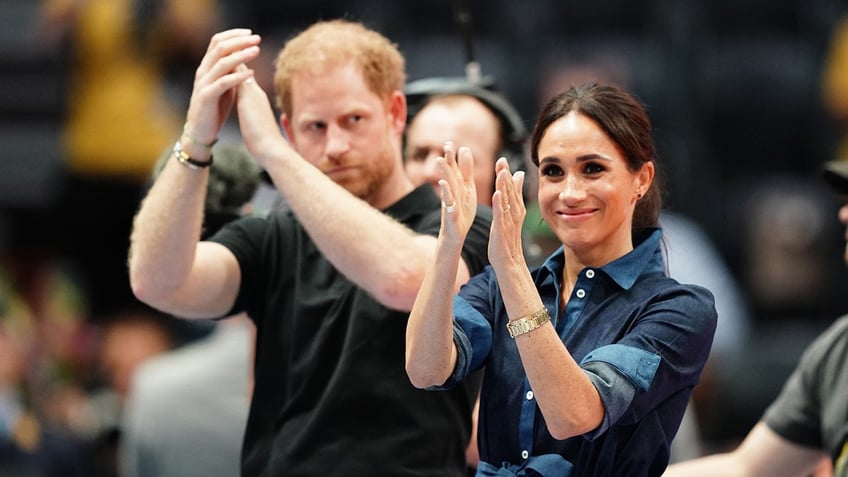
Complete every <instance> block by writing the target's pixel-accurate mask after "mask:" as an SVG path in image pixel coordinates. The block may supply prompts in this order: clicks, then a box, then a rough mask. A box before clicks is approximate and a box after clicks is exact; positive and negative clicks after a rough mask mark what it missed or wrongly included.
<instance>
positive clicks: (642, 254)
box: [542, 227, 665, 290]
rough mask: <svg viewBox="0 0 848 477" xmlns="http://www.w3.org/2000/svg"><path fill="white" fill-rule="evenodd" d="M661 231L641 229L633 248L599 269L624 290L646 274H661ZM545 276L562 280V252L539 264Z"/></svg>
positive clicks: (563, 265)
mask: <svg viewBox="0 0 848 477" xmlns="http://www.w3.org/2000/svg"><path fill="white" fill-rule="evenodd" d="M661 239H662V230H661V229H659V228H656V227H652V228H648V229H645V230H644V231H643V232H641V233H638V234H637V235H636V236H635V237H634V241H636V242H637V243H636V247H635V248H634V249H633V250H632V251H630V252H629V253H627V254H625V255H623V256H621V257H619V258H617V259H615V260H613V261H612V262H609V263H607V264H606V265H603V266H602V267H600V269H601V270H603V271H604V273H606V274H607V275H608V276H609V277H610V278H611V279H612V280H613V281H615V282H616V283H617V284H618V286H620V287H621V288H623V289H625V290H627V289H630V287H632V286H633V284H634V283H636V280H637V279H638V278H639V277H640V276H641V275H644V274H646V273H652V272H665V265H664V261H663V254H662V248H661V247H660V246H659V244H660V240H661ZM542 268H543V269H544V270H546V271H547V273H549V274H551V275H553V276H554V277H557V278H556V279H555V280H556V281H557V282H558V281H559V277H561V276H562V270H563V268H565V249H564V248H563V247H560V248H558V249H557V251H556V252H554V253H553V254H551V256H550V257H548V258H547V259H546V260H545V262H544V263H543V264H542Z"/></svg>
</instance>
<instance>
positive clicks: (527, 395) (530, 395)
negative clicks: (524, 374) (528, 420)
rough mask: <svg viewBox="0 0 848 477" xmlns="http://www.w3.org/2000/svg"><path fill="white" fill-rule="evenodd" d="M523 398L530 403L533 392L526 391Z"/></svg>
mask: <svg viewBox="0 0 848 477" xmlns="http://www.w3.org/2000/svg"><path fill="white" fill-rule="evenodd" d="M525 396H526V397H527V400H528V401H530V400H531V399H533V391H527V394H526V395H525Z"/></svg>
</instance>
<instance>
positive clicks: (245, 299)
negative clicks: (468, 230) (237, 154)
mask: <svg viewBox="0 0 848 477" xmlns="http://www.w3.org/2000/svg"><path fill="white" fill-rule="evenodd" d="M259 43H260V38H259V37H258V35H254V34H252V32H251V31H249V30H245V29H235V30H229V31H226V32H222V33H219V34H217V35H215V36H214V37H213V38H212V41H211V42H210V45H209V49H208V50H207V53H206V55H205V56H204V58H203V60H202V61H201V64H200V66H199V67H198V70H197V74H196V80H195V85H194V90H193V92H192V97H191V101H190V104H189V110H188V114H187V118H186V125H185V131H184V134H183V136H182V138H181V140H180V141H179V142H178V143H177V144H176V145H175V148H174V149H175V151H174V157H175V158H174V160H172V161H170V162H169V163H168V164H167V165H166V166H165V168H164V169H163V171H162V173H161V174H160V176H159V177H158V179H157V180H156V182H155V183H154V184H153V187H152V188H151V190H150V192H149V194H148V196H147V197H146V198H145V200H144V202H143V204H142V207H141V209H140V210H139V212H138V214H137V216H136V219H135V226H134V230H133V234H132V237H131V240H132V246H131V252H130V277H131V282H132V287H133V291H134V292H135V294H136V295H137V296H138V297H139V298H140V299H142V300H143V301H145V302H147V303H150V304H152V305H153V306H156V307H157V308H160V309H163V310H166V311H168V312H170V313H173V314H176V315H179V316H185V317H212V316H216V317H220V316H228V315H231V314H234V313H237V312H241V311H245V312H247V314H248V315H249V316H250V318H251V319H252V320H253V321H254V323H255V324H256V330H257V336H256V355H255V360H256V364H255V367H254V370H255V375H254V394H253V397H252V401H251V409H250V416H249V419H248V423H247V429H246V431H245V439H244V446H243V450H242V473H243V475H246V476H251V475H287V476H298V475H304V476H306V475H309V476H314V475H322V476H333V475H340V476H341V475H345V476H348V475H393V476H403V475H434V476H435V475H463V474H464V467H465V458H464V449H465V445H466V443H467V442H468V438H469V433H470V413H471V407H472V406H473V403H474V398H475V397H476V390H470V389H460V390H458V391H457V392H454V393H451V394H447V395H445V396H443V397H439V396H438V395H439V394H442V393H428V392H426V391H419V390H415V389H414V388H413V387H412V385H411V384H410V383H409V380H408V378H407V376H406V373H405V370H404V365H403V363H404V344H405V343H404V341H405V339H404V336H405V327H406V319H407V317H408V311H409V310H410V309H411V306H412V302H413V300H414V298H415V296H416V294H417V292H418V288H419V286H420V284H421V281H422V279H423V274H424V271H425V268H426V266H427V264H428V262H429V261H431V260H432V258H433V256H434V252H435V245H436V240H435V237H433V235H436V234H437V233H438V230H439V224H440V220H441V213H442V212H441V210H440V209H441V208H440V202H439V199H438V197H437V196H436V195H435V194H433V192H432V189H431V188H430V187H420V188H417V189H416V188H414V187H413V185H412V183H411V182H410V181H409V178H408V177H407V176H406V174H405V173H404V170H403V164H402V158H401V136H402V133H403V129H404V126H405V123H406V100H405V97H404V94H403V83H404V79H405V78H404V76H405V74H404V62H403V57H402V56H401V55H400V53H399V52H398V50H397V48H396V47H395V46H394V45H392V44H391V43H390V42H389V41H388V40H387V39H385V38H384V37H382V36H381V35H379V34H378V33H376V32H374V31H371V30H368V29H366V28H365V27H363V26H362V25H360V24H357V23H352V22H347V21H341V20H335V21H329V22H319V23H316V24H314V25H312V26H311V27H309V28H308V29H306V30H305V31H304V32H302V33H301V34H299V35H297V36H296V37H294V38H293V39H291V40H290V41H289V42H287V43H286V46H285V47H284V48H283V50H282V51H281V52H280V55H279V56H278V58H277V62H276V71H275V77H274V85H275V89H276V93H277V103H278V105H279V106H280V108H281V109H282V114H281V116H280V123H281V124H282V126H283V128H284V129H285V132H286V135H287V136H288V138H289V139H290V141H291V145H290V144H289V142H288V141H287V140H286V138H284V137H283V135H282V134H281V131H280V129H279V126H278V124H277V122H276V119H275V118H274V113H273V111H272V109H271V105H270V103H269V102H268V97H267V96H266V95H265V93H264V92H263V91H262V90H261V88H260V87H259V86H258V84H257V83H256V81H254V80H253V71H252V70H250V69H249V68H248V67H247V66H246V63H248V62H250V61H252V60H253V59H255V58H256V57H257V56H258V54H259ZM234 105H235V106H236V107H237V110H238V117H239V125H240V128H241V132H242V137H243V139H244V142H245V145H246V146H247V148H248V151H249V152H250V154H251V155H252V156H253V157H254V159H256V161H257V162H258V163H259V165H260V166H261V167H262V168H263V169H264V170H265V171H266V172H267V173H268V175H269V176H270V177H271V179H272V180H273V182H274V184H275V185H276V187H277V189H278V191H279V193H280V195H281V196H282V198H283V199H284V200H285V202H286V205H287V207H288V208H289V210H290V212H286V213H274V214H272V215H271V216H269V217H268V218H267V219H262V218H245V219H238V220H236V221H234V222H231V223H230V224H227V225H226V226H224V228H223V229H222V230H221V231H219V232H218V233H217V234H215V235H214V236H213V237H212V238H211V239H210V240H208V241H200V242H198V240H197V237H198V236H199V232H200V224H201V220H202V208H203V194H204V190H205V180H206V179H205V174H206V172H205V171H206V169H207V168H206V167H205V166H207V165H208V164H209V162H210V161H211V157H210V153H209V149H210V146H211V144H212V143H214V140H215V138H216V136H217V134H218V131H219V129H220V127H221V124H223V122H224V120H225V119H226V116H227V114H228V113H229V111H230V109H231V107H232V106H234ZM459 154H460V155H470V152H469V151H468V150H467V149H462V148H461V149H460V150H459ZM446 206H450V204H446ZM481 213H483V216H484V217H486V218H484V219H483V220H480V221H477V222H476V223H475V225H474V227H473V229H474V232H473V234H474V239H473V241H472V243H471V244H470V245H468V246H466V247H465V248H464V250H463V253H462V258H463V260H461V261H460V265H459V276H458V278H457V281H456V283H455V284H454V286H455V287H456V288H457V289H458V287H459V286H460V285H461V284H462V283H464V282H465V281H466V280H467V279H468V278H469V277H470V276H471V275H472V274H474V273H477V272H478V271H480V270H482V267H483V266H485V264H486V261H487V258H486V247H487V238H488V236H487V235H488V229H489V226H490V219H491V214H490V213H489V214H488V215H487V214H486V211H485V210H482V211H481ZM210 418H214V416H210Z"/></svg>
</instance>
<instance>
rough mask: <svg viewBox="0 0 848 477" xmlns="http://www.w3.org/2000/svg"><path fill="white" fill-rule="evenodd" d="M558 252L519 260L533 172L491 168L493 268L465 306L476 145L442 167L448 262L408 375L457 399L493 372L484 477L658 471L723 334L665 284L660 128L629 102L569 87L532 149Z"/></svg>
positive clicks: (484, 408)
mask: <svg viewBox="0 0 848 477" xmlns="http://www.w3.org/2000/svg"><path fill="white" fill-rule="evenodd" d="M531 141H532V142H531V149H532V158H533V162H534V163H535V164H536V165H537V166H539V192H538V202H539V206H540V209H541V213H542V217H543V218H544V220H545V221H546V222H547V224H548V225H549V226H550V228H551V230H553V232H554V233H555V234H556V236H557V238H558V239H559V240H560V241H561V242H562V247H561V248H560V249H559V250H557V251H556V252H555V253H554V254H553V255H551V256H550V257H549V258H548V259H547V260H546V261H545V263H544V264H543V265H542V266H540V267H539V268H537V269H533V270H528V267H527V265H526V263H525V261H524V256H523V254H522V244H521V224H522V222H523V220H524V216H525V212H526V211H525V208H524V203H523V197H522V193H521V190H522V186H523V182H524V176H523V173H522V172H517V173H515V174H514V175H512V176H511V175H510V171H509V167H508V164H507V163H506V161H505V160H503V159H501V160H499V161H498V163H497V165H496V166H495V169H496V173H497V180H496V183H497V185H496V191H495V193H494V194H493V196H492V203H493V209H494V221H493V223H492V231H491V238H490V243H489V258H490V260H491V267H489V268H487V269H486V270H485V271H484V272H483V273H481V274H480V275H478V276H475V277H473V278H472V279H471V280H470V281H469V282H468V283H467V284H466V285H465V286H464V287H463V288H462V289H461V290H460V293H459V295H456V296H453V293H452V288H451V287H452V285H451V284H452V283H454V273H455V271H456V267H457V263H458V260H459V258H460V250H461V247H462V243H463V240H464V238H465V234H466V233H467V231H468V228H469V227H470V224H471V222H472V220H473V218H474V214H475V207H476V200H475V188H474V180H473V175H472V171H473V164H472V163H473V160H472V157H471V152H470V151H469V150H468V149H467V148H460V149H459V151H458V152H457V151H454V150H453V148H452V147H451V146H450V145H448V146H446V148H445V157H444V158H442V159H440V161H441V164H442V170H443V174H444V179H442V181H441V182H440V184H441V188H442V199H443V201H444V203H445V205H444V207H443V213H442V228H441V231H440V235H439V248H438V255H437V257H436V260H435V261H434V263H433V264H432V266H431V268H430V269H429V272H428V275H427V278H426V280H425V282H424V284H423V286H422V289H421V292H420V294H419V295H418V297H417V300H416V302H415V305H414V307H413V310H412V312H411V315H410V321H409V324H408V328H407V353H406V367H407V373H408V374H409V377H410V379H411V381H412V383H413V384H414V385H415V386H417V387H421V388H446V387H450V386H452V385H454V384H456V383H457V382H459V381H461V380H462V379H463V378H465V377H466V376H468V375H469V374H470V373H471V372H473V371H474V370H476V369H479V368H481V367H484V366H485V375H484V381H483V389H482V395H481V407H480V420H479V430H478V445H479V451H480V460H481V463H480V466H479V468H478V471H477V475H484V476H485V475H507V476H509V475H549V476H569V475H575V476H578V475H579V476H588V475H598V476H601V475H603V476H609V475H617V476H618V475H660V474H661V473H662V471H663V470H664V469H665V467H666V465H667V464H668V458H669V446H670V443H671V440H672V438H673V437H674V434H675V432H676V431H677V428H678V426H679V424H680V420H681V419H682V416H683V412H684V410H685V408H686V403H687V402H688V400H689V397H690V395H691V393H692V389H693V388H694V386H695V385H696V384H697V383H698V379H699V375H700V373H701V369H702V368H703V366H704V363H705V361H706V359H707V355H708V353H709V349H710V345H711V343H712V337H713V332H714V331H715V323H716V312H715V306H714V303H713V297H712V295H711V294H710V292H708V291H707V290H706V289H703V288H700V287H697V286H692V285H681V284H679V283H677V282H676V281H675V280H673V279H671V278H668V277H667V276H666V273H665V267H664V265H663V258H662V247H661V236H662V234H661V231H660V230H659V229H658V228H657V218H658V215H659V211H660V207H661V191H660V190H659V185H658V184H657V182H656V181H654V177H655V174H656V167H657V165H656V163H655V162H654V152H655V150H654V145H653V142H652V139H651V126H650V121H649V120H648V118H647V115H646V113H645V111H644V109H643V107H642V106H641V105H640V104H639V103H638V102H637V101H636V100H635V99H634V98H633V97H631V96H630V95H629V94H627V93H626V92H624V91H622V90H620V89H618V88H615V87H612V86H598V85H595V84H589V85H584V86H580V87H576V88H572V89H570V90H569V91H567V92H565V93H563V94H560V95H559V96H557V97H555V98H553V99H552V100H551V101H550V102H549V103H548V104H547V106H546V107H545V109H544V110H543V111H542V113H541V115H540V117H539V120H538V122H537V124H536V127H535V130H534V131H533V135H532V138H531Z"/></svg>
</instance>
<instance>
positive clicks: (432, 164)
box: [404, 78, 527, 206]
mask: <svg viewBox="0 0 848 477" xmlns="http://www.w3.org/2000/svg"><path fill="white" fill-rule="evenodd" d="M406 94H407V100H408V101H409V102H410V113H411V114H410V122H409V127H408V128H407V131H406V145H405V148H404V149H405V154H404V158H405V162H404V167H405V168H406V173H407V175H409V178H410V179H411V180H412V182H413V184H416V185H417V184H423V183H430V184H431V185H432V186H433V188H434V189H435V190H436V191H438V190H439V179H440V178H441V171H440V170H439V167H438V165H437V162H436V158H438V157H439V156H441V155H442V147H443V145H444V143H445V141H446V140H448V139H450V140H452V141H453V142H454V143H456V144H457V145H460V146H468V147H469V148H470V149H471V150H472V151H474V159H475V163H474V182H475V184H476V185H477V203H479V204H482V205H486V206H491V205H492V194H493V193H494V191H495V161H496V160H497V159H498V158H499V157H501V156H506V157H507V158H508V159H510V162H511V164H510V168H511V170H513V171H515V170H518V169H525V167H524V159H523V156H522V152H523V151H522V149H523V144H522V143H523V141H524V140H525V138H526V134H527V133H526V129H525V127H524V124H523V122H522V121H521V117H520V116H519V114H518V112H517V111H516V110H515V108H513V106H512V105H511V104H510V103H509V102H508V101H507V100H506V99H505V98H504V97H503V96H501V95H500V94H498V93H496V92H494V91H491V90H490V89H488V88H485V87H484V86H483V85H478V84H474V83H471V82H469V81H468V80H465V79H462V78H426V79H421V80H418V81H414V82H412V83H410V84H409V85H407V87H406Z"/></svg>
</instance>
